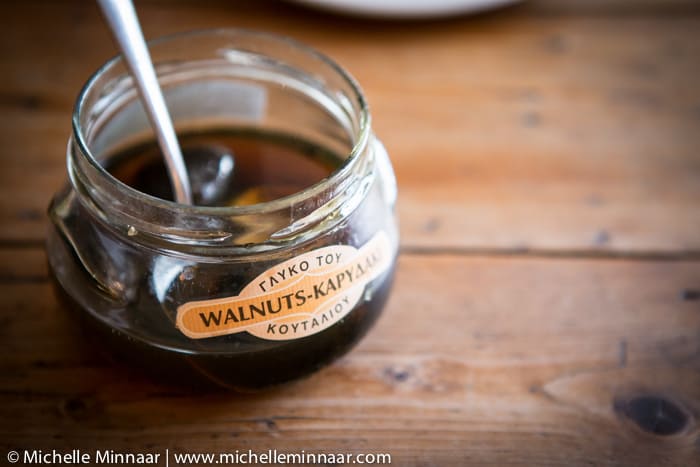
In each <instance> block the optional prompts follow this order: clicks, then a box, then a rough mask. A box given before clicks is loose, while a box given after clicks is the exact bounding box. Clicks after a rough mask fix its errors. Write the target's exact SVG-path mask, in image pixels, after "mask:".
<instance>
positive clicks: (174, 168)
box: [98, 0, 192, 204]
mask: <svg viewBox="0 0 700 467" xmlns="http://www.w3.org/2000/svg"><path fill="white" fill-rule="evenodd" d="M98 3H99V4H100V8H101V9H102V13H103V15H104V17H105V19H106V21H107V23H108V24H109V27H110V29H111V30H112V34H113V35H114V38H115V40H116V42H117V43H118V44H119V47H120V48H121V51H122V54H123V56H124V58H125V61H126V64H127V68H128V69H129V71H130V73H131V75H132V76H133V78H134V81H135V82H136V89H137V90H138V92H139V95H140V96H141V102H142V103H143V106H144V108H145V109H146V115H148V119H149V120H150V122H151V126H152V127H153V130H154V131H155V133H156V138H157V139H158V145H159V146H160V149H161V152H162V153H163V156H164V158H165V166H166V168H167V172H168V176H169V178H170V183H171V185H172V187H173V194H174V197H175V201H177V202H178V203H183V204H192V188H191V186H190V180H189V177H188V174H187V168H186V166H185V162H184V160H183V157H182V152H181V150H180V145H179V144H178V141H177V136H176V134H175V128H174V127H173V122H172V120H171V119H170V114H169V113H168V108H167V107H166V105H165V99H164V98H163V93H162V92H161V89H160V86H159V85H158V79H157V78H156V72H155V69H154V68H153V63H152V62H151V56H150V55H149V53H148V48H147V47H146V42H145V40H144V38H143V33H142V32H141V26H140V25H139V20H138V17H137V16H136V11H135V9H134V5H133V4H132V3H131V0H98Z"/></svg>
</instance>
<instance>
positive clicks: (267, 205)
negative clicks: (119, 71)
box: [72, 28, 371, 216]
mask: <svg viewBox="0 0 700 467" xmlns="http://www.w3.org/2000/svg"><path fill="white" fill-rule="evenodd" d="M219 35H221V36H231V37H239V38H240V37H243V38H250V39H255V38H259V39H263V40H267V41H271V42H277V43H279V44H285V45H288V46H292V47H293V48H295V49H297V50H298V51H301V52H303V53H305V54H307V55H309V56H310V57H313V58H315V59H317V60H319V61H321V62H322V63H323V64H325V65H327V66H329V67H330V69H331V70H333V72H335V73H336V74H337V75H338V76H339V77H340V78H341V79H342V80H343V81H344V82H345V83H346V84H347V85H348V86H349V87H350V89H351V90H352V92H353V93H354V96H353V97H354V98H355V99H356V101H357V103H358V110H359V118H358V122H359V126H358V130H357V132H356V135H353V136H354V144H353V146H352V149H351V150H350V153H349V154H348V155H347V157H346V158H345V159H344V160H343V161H342V163H341V164H340V165H339V166H338V167H337V168H336V169H335V170H334V171H333V172H332V173H331V174H330V175H328V177H326V178H324V179H322V180H319V181H318V182H316V183H314V184H312V185H310V186H308V187H306V188H304V189H303V190H301V191H298V192H295V193H292V194H290V195H287V196H283V197H281V198H276V199H274V200H271V201H265V202H262V203H256V204H251V205H244V206H199V205H188V204H182V203H178V202H176V201H171V200H167V199H163V198H158V197H156V196H152V195H149V194H147V193H144V192H142V191H139V190H137V189H135V188H133V187H131V186H129V185H128V184H126V183H124V182H122V181H121V180H119V179H117V178H116V177H114V176H113V175H112V174H111V173H110V172H109V171H108V170H106V169H105V168H104V167H103V166H102V164H100V163H99V162H98V160H97V158H95V156H94V155H93V153H92V151H91V150H90V148H89V145H88V143H87V141H86V138H85V135H84V134H83V131H82V125H81V123H80V117H81V115H82V111H83V110H84V106H85V102H86V100H87V97H88V94H89V93H90V92H91V91H92V90H93V88H94V86H95V84H96V82H97V80H98V79H99V78H100V77H101V76H102V75H104V74H105V73H106V72H107V71H108V70H110V69H112V68H113V67H115V66H117V65H118V64H120V63H122V62H123V58H122V55H121V54H119V55H116V56H114V57H112V58H111V59H109V60H108V61H107V62H105V63H104V64H103V65H102V66H100V67H99V68H98V69H97V71H95V72H94V73H93V74H92V75H91V76H90V77H89V78H88V80H87V81H86V82H85V84H84V85H83V87H82V88H81V90H80V92H79V93H78V97H77V99H76V102H75V105H74V108H73V115H72V133H73V138H72V139H73V140H74V141H75V142H76V143H77V145H78V148H79V149H80V151H81V152H82V153H83V154H84V155H85V156H86V157H85V159H86V160H87V161H88V163H89V164H90V166H92V167H93V168H94V169H95V171H96V173H97V174H98V175H99V176H100V178H101V179H102V180H103V181H104V182H106V183H108V184H109V185H110V186H112V187H113V188H115V189H117V190H119V191H121V192H122V193H124V194H125V195H127V196H128V197H130V198H133V199H136V200H137V201H139V202H141V203H146V204H148V205H150V206H152V207H153V208H156V209H170V210H178V211H180V212H183V213H186V214H189V215H195V216H199V215H202V216H238V215H256V214H267V213H271V212H274V211H277V210H279V209H283V208H286V207H288V206H290V205H293V204H294V203H295V202H297V201H301V200H303V199H305V198H307V197H310V196H314V195H316V194H318V193H320V192H322V191H324V190H325V189H326V188H327V187H328V186H330V185H332V184H334V183H339V182H340V181H341V180H343V179H344V178H346V177H347V176H348V174H349V173H350V172H351V171H352V168H353V166H354V165H355V164H356V162H357V160H358V159H360V156H361V155H362V154H363V153H364V152H365V149H366V147H367V144H368V141H369V138H370V134H371V116H370V113H369V106H368V104H367V101H366V99H365V96H364V93H363V92H362V89H361V87H360V85H359V84H358V82H357V81H356V80H355V78H353V76H352V75H351V74H350V73H349V72H348V71H346V70H345V69H344V68H343V67H341V66H340V65H339V64H338V63H336V62H335V61H334V60H333V59H331V58H330V57H328V56H327V55H325V54H323V53H322V52H320V51H318V50H316V49H315V48H313V47H311V46H309V45H306V44H304V43H303V42H300V41H298V40H296V39H293V38H291V37H288V36H283V35H280V34H274V33H270V32H265V31H258V30H253V29H246V28H216V29H196V30H190V31H184V32H178V33H174V34H168V35H165V36H161V37H158V38H155V39H152V40H149V41H147V43H146V44H147V46H148V48H149V50H150V49H151V48H152V47H154V46H158V45H161V44H164V43H167V42H170V41H173V40H179V39H183V38H197V37H201V36H205V37H206V36H210V37H214V36H219Z"/></svg>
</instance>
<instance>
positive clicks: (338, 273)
mask: <svg viewBox="0 0 700 467" xmlns="http://www.w3.org/2000/svg"><path fill="white" fill-rule="evenodd" d="M150 51H151V54H152V58H153V61H154V63H155V65H156V70H157V73H158V78H159V82H160V84H161V87H162V88H163V90H164V94H165V98H166V102H167V104H168V108H169V109H170V113H171V116H172V118H173V121H174V124H175V127H176V130H177V133H178V139H179V141H180V144H181V146H182V148H183V154H184V155H185V159H186V163H187V167H188V170H189V172H190V178H191V180H192V183H193V187H194V188H195V191H198V193H199V199H200V203H196V204H195V205H184V204H178V203H176V202H174V201H173V200H172V192H171V189H170V186H169V183H168V179H167V176H166V175H165V174H166V171H165V168H164V165H163V163H162V157H161V156H160V153H159V151H158V146H157V144H156V143H155V140H154V138H153V136H152V134H151V132H150V128H149V125H148V121H147V119H146V116H145V113H144V111H143V108H142V106H141V104H140V102H139V99H138V95H137V93H136V90H135V88H134V85H133V82H132V79H131V78H130V76H129V75H128V73H127V71H126V68H125V65H124V63H123V62H122V60H121V59H119V58H115V59H113V60H111V61H109V62H108V63H107V64H105V65H104V66H103V67H102V68H101V69H100V70H99V71H98V72H97V73H95V74H94V75H93V76H92V77H91V78H90V79H89V80H88V82H87V84H86V85H85V86H84V88H83V89H82V91H81V93H80V95H79V97H78V100H77V103H76V107H75V112H74V115H73V134H72V137H71V138H70V141H69V143H68V160H67V168H68V175H69V179H70V183H69V184H68V185H67V186H66V187H65V188H64V189H63V190H62V191H61V192H59V193H57V194H56V196H55V197H54V199H53V201H52V203H51V206H50V208H49V214H50V218H51V221H52V222H51V227H50V229H49V234H48V240H47V251H48V257H49V263H50V268H51V271H52V275H53V277H54V279H55V282H56V284H57V289H58V290H59V291H60V293H61V295H62V296H63V297H64V298H65V299H66V300H67V302H68V303H70V305H71V308H74V309H76V310H78V314H79V315H80V316H81V317H82V318H84V321H85V322H86V323H87V324H88V327H87V328H86V329H87V330H88V332H89V333H91V334H92V335H94V336H96V337H97V338H98V340H99V341H100V342H101V343H103V344H104V345H105V346H106V348H108V349H109V351H110V352H112V353H113V354H115V355H117V356H119V357H120V358H126V359H131V360H132V361H134V362H135V363H136V364H138V365H141V366H143V367H145V368H147V369H148V371H149V372H156V373H162V374H164V375H166V376H169V377H170V378H171V379H175V380H180V381H182V382H183V383H186V384H192V382H193V381H199V380H202V381H209V382H213V383H216V384H219V385H223V386H226V387H231V388H236V389H242V390H246V389H256V388H261V387H265V386H269V385H273V384H277V383H282V382H285V381H288V380H291V379H294V378H297V377H300V376H303V375H307V374H309V373H311V372H313V371H315V370H316V369H318V368H320V367H322V366H324V365H326V364H328V363H329V362H331V361H332V360H334V359H335V358H337V357H338V356H340V355H342V354H344V353H345V352H347V351H348V350H349V349H350V348H351V347H352V346H353V345H354V344H355V343H357V342H358V340H359V339H360V338H361V337H362V336H363V335H364V334H365V333H366V332H367V330H368V329H369V328H370V327H371V326H372V324H373V323H374V322H375V320H376V319H377V317H378V316H379V314H380V312H381V310H382V308H383V306H384V303H385V301H386V299H387V295H388V293H389V289H390V288H391V283H392V277H393V272H394V265H395V260H396V255H397V247H398V231H397V222H396V217H395V212H394V205H395V202H396V182H395V178H394V175H393V170H392V167H391V164H390V162H389V158H388V156H387V153H386V151H385V149H384V147H383V146H382V145H381V143H380V142H379V141H378V140H377V138H376V137H375V136H374V134H373V132H372V129H371V118H370V113H369V110H368V107H367V104H366V102H365V98H364V96H363V95H362V92H361V90H360V88H359V86H358V85H357V83H356V82H355V80H354V79H353V78H351V77H350V76H349V75H348V74H347V73H346V72H345V71H344V70H343V69H342V68H340V67H339V66H338V65H337V64H335V63H334V62H333V61H331V60H330V59H329V58H327V57H325V56H324V55H321V54H320V53H318V52H316V51H314V50H312V49H310V48H308V47H306V46H303V45H301V44H299V43H296V42H294V41H292V40H289V39H286V38H281V37H276V36H273V35H268V34H263V33H257V32H251V31H241V30H214V31H203V32H195V33H187V34H182V35H177V36H172V37H169V38H165V39H161V40H157V41H155V42H153V43H151V44H150ZM211 154H216V155H217V156H216V157H212V156H211ZM194 185H196V186H194Z"/></svg>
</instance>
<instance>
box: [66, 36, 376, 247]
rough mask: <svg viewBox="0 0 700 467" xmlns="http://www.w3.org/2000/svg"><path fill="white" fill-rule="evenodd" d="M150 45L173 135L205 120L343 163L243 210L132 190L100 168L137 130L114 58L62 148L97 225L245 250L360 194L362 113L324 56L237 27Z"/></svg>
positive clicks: (318, 219) (368, 167)
mask: <svg viewBox="0 0 700 467" xmlns="http://www.w3.org/2000/svg"><path fill="white" fill-rule="evenodd" d="M149 48H150V51H151V56H152V58H153V61H154V63H155V65H156V70H157V72H158V77H159V81H160V84H161V87H163V89H164V91H165V97H166V102H167V103H168V107H169V108H170V113H171V116H172V118H173V120H174V122H175V126H176V128H178V130H181V129H183V128H185V129H189V128H194V127H199V128H203V127H206V125H207V122H209V123H208V124H210V125H211V124H212V123H211V122H216V125H217V126H229V127H254V128H260V129H262V130H265V129H267V128H272V129H274V130H279V129H281V131H282V132H286V133H289V134H292V135H293V134H294V133H296V132H297V131H298V133H299V136H300V137H302V138H304V139H308V140H310V141H312V142H314V143H315V144H316V143H317V144H319V145H321V146H327V145H335V147H332V148H329V149H330V150H332V151H333V152H336V153H340V152H341V151H344V152H345V160H344V161H343V163H342V164H341V166H340V167H339V168H338V169H336V171H335V172H333V173H332V174H331V175H330V176H329V177H328V178H326V179H324V180H322V181H320V182H318V183H317V184H315V185H313V186H311V187H308V188H307V189H305V190H303V191H300V192H298V193H295V194H292V195H290V196H287V197H284V198H280V199H276V200H274V201H270V202H266V203H260V204H255V205H251V206H234V207H204V206H189V205H183V204H178V203H175V202H172V201H167V200H163V199H159V198H155V197H152V196H149V195H147V194H144V193H142V192H139V191H137V190H135V189H133V188H131V187H130V186H128V185H125V184H124V183H122V182H121V181H119V180H117V179H116V178H114V177H113V176H112V175H111V174H110V173H109V172H108V171H107V170H105V168H104V167H103V164H104V158H105V157H106V156H105V154H106V153H108V152H110V151H112V152H113V150H114V146H115V145H117V144H121V145H122V146H123V145H124V144H125V141H129V140H133V139H134V138H136V136H139V135H140V137H141V138H142V137H143V134H144V132H148V124H147V120H146V119H145V118H144V115H143V109H142V108H141V107H140V104H139V103H138V100H137V93H136V92H135V90H134V87H133V82H132V80H131V78H130V77H129V76H128V74H127V73H126V70H125V67H124V65H123V63H122V61H121V59H120V58H115V59H113V60H111V61H110V62H108V63H107V64H106V65H105V66H104V67H102V68H101V69H100V70H99V71H98V72H97V73H96V74H95V75H94V76H93V77H92V78H91V79H90V80H89V81H88V83H87V84H86V85H85V87H84V88H83V90H82V92H81V94H80V96H79V98H78V101H77V103H76V108H75V112H74V115H73V136H72V138H71V141H70V142H69V146H68V173H69V176H70V180H71V183H72V185H73V187H74V190H75V192H76V193H77V196H78V197H79V199H80V201H81V203H82V204H83V205H84V206H85V207H86V209H87V210H88V211H89V212H90V213H91V214H92V215H93V216H95V217H96V218H97V219H99V220H100V221H102V222H103V223H104V224H105V225H107V226H108V227H110V228H112V229H113V230H115V231H116V232H118V233H119V234H121V235H123V236H125V237H129V241H131V242H138V243H144V244H150V245H153V246H155V247H157V248H165V249H171V250H181V251H187V252H195V253H196V254H202V253H203V252H212V251H213V250H217V251H218V250H219V248H217V247H220V248H227V249H242V250H243V249H244V250H245V251H246V252H248V253H250V252H251V250H262V251H266V250H272V249H278V248H283V247H286V246H289V245H290V244H297V243H299V242H303V241H305V240H306V239H309V238H313V237H315V236H317V235H319V234H321V233H323V232H325V231H327V230H330V229H332V228H333V227H334V226H335V225H337V224H338V223H339V222H341V221H342V220H343V219H344V218H345V217H347V215H348V214H349V213H350V212H352V210H354V208H355V207H356V206H357V205H358V204H359V203H360V201H361V200H362V199H363V198H364V196H365V195H366V193H367V191H368V189H369V186H370V185H371V181H372V179H373V176H374V154H373V153H374V151H373V147H374V144H375V143H374V137H373V136H372V134H371V130H370V117H369V112H368V110H367V106H366V104H365V100H364V96H363V95H362V92H361V90H360V88H359V86H358V85H357V83H356V82H355V81H354V80H353V79H352V78H351V77H350V76H349V75H348V74H347V73H345V72H344V71H343V70H342V69H341V68H340V67H339V66H338V65H336V64H335V63H333V62H332V61H331V60H330V59H328V58H327V57H325V56H323V55H321V54H319V53H318V52H315V51H313V50H311V49H308V48H306V47H305V46H303V45H300V44H298V43H295V42H293V41H290V40H288V39H284V38H278V37H275V36H271V35H268V34H261V33H254V32H249V31H241V30H216V31H209V32H198V33H188V34H184V35H179V36H173V37H170V38H165V39H161V40H159V41H156V42H154V43H151V44H149ZM231 96H233V98H231ZM227 99H228V101H227ZM110 147H111V148H110Z"/></svg>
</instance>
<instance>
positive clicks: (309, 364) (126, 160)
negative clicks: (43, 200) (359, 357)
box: [57, 132, 393, 391]
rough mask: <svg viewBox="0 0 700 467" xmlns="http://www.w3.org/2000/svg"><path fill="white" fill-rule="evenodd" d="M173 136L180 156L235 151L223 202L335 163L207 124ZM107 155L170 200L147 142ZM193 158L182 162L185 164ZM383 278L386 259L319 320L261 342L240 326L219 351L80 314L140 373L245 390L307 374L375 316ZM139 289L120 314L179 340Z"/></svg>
mask: <svg viewBox="0 0 700 467" xmlns="http://www.w3.org/2000/svg"><path fill="white" fill-rule="evenodd" d="M179 140H180V142H181V145H182V148H183V154H184V155H185V158H186V159H187V157H188V154H191V155H194V154H201V153H202V152H201V151H200V149H201V148H202V147H203V146H217V147H218V148H227V149H228V150H230V151H231V153H232V154H234V157H235V171H234V172H235V173H234V176H233V178H232V179H231V183H232V184H233V186H232V187H231V189H230V191H229V192H228V193H227V196H226V197H225V198H226V199H225V202H224V203H222V204H226V205H246V204H255V203H259V202H266V201H271V200H273V199H276V198H279V197H282V196H287V195H291V194H293V193H296V192H298V191H301V190H303V189H305V188H307V187H309V186H311V185H313V184H315V183H317V182H319V181H320V180H322V179H323V178H325V177H327V176H328V175H330V174H331V173H332V172H333V171H334V170H335V169H336V168H337V167H338V166H339V165H340V164H341V163H342V159H341V158H339V157H337V156H335V155H334V154H333V153H331V152H329V151H326V150H324V149H321V148H319V147H318V146H314V145H312V144H309V143H307V142H304V141H300V140H298V139H293V138H289V137H285V136H282V135H278V134H273V135H270V134H261V133H252V132H238V133H234V132H209V133H200V134H193V135H180V136H179ZM109 161H110V162H109V163H108V164H106V168H107V170H108V171H109V172H110V173H112V174H113V175H114V176H115V177H117V178H119V179H120V180H121V181H122V182H124V183H127V184H129V185H131V186H132V187H134V188H136V189H138V190H140V191H142V192H144V193H148V194H150V195H153V196H158V197H161V198H164V199H172V194H171V191H170V185H169V182H168V179H167V176H166V172H165V167H164V166H163V163H162V158H161V155H160V153H159V151H158V149H157V146H156V144H155V142H151V143H147V144H141V145H138V146H134V147H131V148H128V149H126V150H124V151H122V152H121V153H119V154H117V155H115V156H113V157H110V158H109ZM192 162H193V161H192V160H189V161H187V163H188V164H190V163H192ZM360 209H361V208H360ZM355 228H356V227H355V226H353V224H352V221H350V222H348V223H346V224H345V226H344V227H343V228H341V229H336V230H335V231H334V232H333V233H332V234H330V236H329V237H326V238H324V239H323V240H322V242H320V243H319V244H318V245H313V246H311V249H314V248H318V247H322V246H326V245H329V244H343V243H349V242H350V239H351V238H352V231H353V230H354V229H355ZM69 266H70V267H69V269H74V271H70V272H71V273H72V277H73V278H74V279H75V281H76V282H81V283H82V282H84V284H85V285H84V287H94V285H93V284H92V283H91V282H90V279H89V278H88V277H87V275H86V274H85V271H84V270H82V269H81V268H80V267H79V266H78V265H69ZM270 266H272V264H263V263H260V264H256V263H251V264H250V265H249V266H247V267H246V268H241V269H240V270H238V269H235V270H232V271H231V274H230V276H229V277H228V278H227V280H226V283H228V284H231V283H233V284H240V286H241V287H242V286H244V285H245V284H247V283H248V282H249V281H250V280H251V279H253V278H254V277H255V276H256V275H257V274H259V273H261V272H263V271H264V270H266V269H267V268H269V267H270ZM392 279H393V267H392V269H391V270H390V271H388V272H387V273H385V274H384V275H383V276H382V277H380V278H378V279H376V280H375V281H374V283H373V284H370V285H369V286H368V287H372V293H371V297H369V298H367V299H366V300H362V301H361V302H360V304H359V305H357V306H356V307H355V308H354V309H353V310H352V311H351V312H350V313H348V315H346V316H345V317H344V318H343V319H342V320H340V321H339V322H337V323H335V324H334V325H332V326H331V327H329V328H328V329H325V330H323V331H321V332H319V333H316V334H313V335H310V336H307V337H303V338H300V339H294V340H287V341H269V340H264V339H260V338H257V337H255V336H252V335H250V334H247V333H245V332H242V333H237V334H232V335H227V336H220V337H213V338H210V339H217V340H218V341H219V342H218V343H222V342H223V343H224V344H226V345H227V346H228V347H227V350H226V351H217V352H210V351H203V352H187V353H185V352H179V351H176V350H170V349H165V348H162V347H160V346H157V345H154V344H152V343H150V342H148V341H146V340H143V339H139V338H135V337H133V335H131V333H125V332H123V331H121V330H118V329H117V328H115V327H113V326H111V325H109V324H107V323H105V322H104V321H103V320H102V319H99V318H97V317H96V316H98V315H99V313H93V312H91V311H90V310H84V309H82V311H83V312H81V313H79V314H80V316H81V319H82V321H84V323H85V324H86V330H87V331H88V332H87V334H89V335H90V336H93V337H95V338H96V340H97V342H98V344H99V345H100V346H101V347H105V348H107V349H109V353H110V355H111V356H112V357H113V358H115V359H117V360H120V361H126V362H128V363H130V364H133V365H136V366H138V367H141V368H142V369H144V370H145V371H146V372H147V373H148V374H149V375H156V376H159V377H163V378H165V379H166V380H168V381H171V382H174V383H176V384H178V385H184V386H189V387H202V386H205V387H206V386H212V385H213V386H224V387H228V388H233V389H239V390H244V391H247V390H255V389H259V388H264V387H267V386H272V385H276V384H280V383H284V382H286V381H289V380H292V379H295V378H299V377H302V376H305V375H308V374H310V373H313V372H314V371H316V370H318V369H319V368H321V367H323V366H325V365H327V364H328V363H330V362H332V361H333V360H335V359H336V358H338V357H340V356H341V355H343V354H345V353H346V352H347V351H348V350H349V349H350V348H351V347H352V346H354V345H355V344H356V343H357V342H358V341H359V340H360V339H361V338H362V336H364V335H365V333H366V332H367V330H368V329H369V328H370V327H371V326H372V324H373V323H374V322H375V320H376V319H377V317H378V316H379V313H380V312H381V310H382V308H383V306H384V304H385V301H386V299H387V296H388V293H389V289H390V288H391V283H392ZM218 286H219V285H218V284H205V287H207V288H209V290H217V288H218ZM80 287H82V285H80ZM148 288H149V286H148V285H147V284H143V289H144V291H143V292H140V293H139V295H140V296H145V297H146V299H145V300H144V301H142V303H136V304H134V306H133V307H132V308H128V309H127V310H125V315H124V319H125V320H126V321H128V322H130V326H131V327H132V328H137V327H138V326H143V325H144V323H145V325H150V326H170V328H168V329H164V330H163V331H164V332H167V333H170V334H171V335H172V336H173V337H174V338H175V339H179V340H180V341H182V342H185V341H187V340H188V339H189V338H187V337H186V336H184V335H182V334H181V333H180V332H179V331H178V330H177V329H175V327H174V325H173V324H172V322H171V321H168V320H164V319H162V315H158V313H161V314H162V313H163V312H162V311H161V310H159V309H158V305H157V304H154V303H150V302H149V301H148V299H149V297H150V298H152V297H151V296H152V291H150V290H147V289H148ZM57 289H58V290H59V292H61V293H60V295H61V297H62V298H64V299H66V300H67V301H68V303H69V304H70V306H71V308H73V309H77V310H81V307H80V306H79V305H78V304H77V302H76V301H74V300H73V299H72V298H71V297H70V295H69V294H68V293H64V291H63V289H62V287H61V286H60V284H59V286H58V287H57ZM228 295H231V294H230V293H229V294H228ZM197 298H198V299H201V298H203V297H197ZM204 298H209V297H204ZM147 316H150V317H147ZM149 322H150V324H149ZM154 323H155V324H154ZM206 340H207V339H203V341H206ZM202 348H206V342H203V343H202ZM218 348H221V345H219V346H218Z"/></svg>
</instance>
